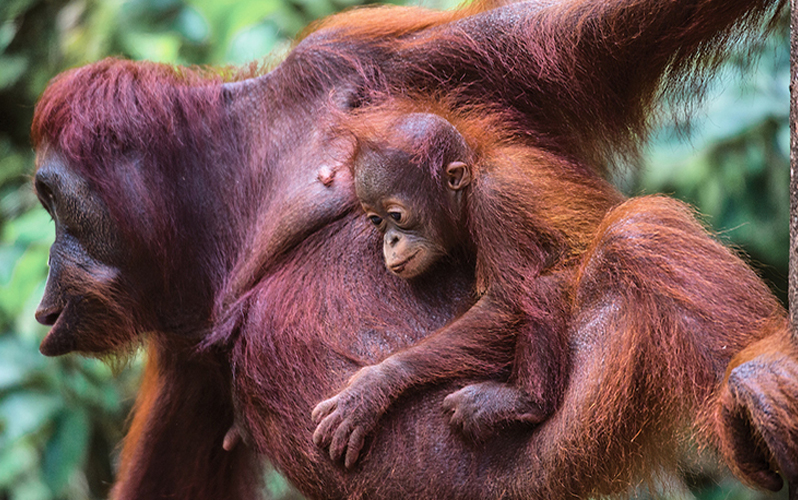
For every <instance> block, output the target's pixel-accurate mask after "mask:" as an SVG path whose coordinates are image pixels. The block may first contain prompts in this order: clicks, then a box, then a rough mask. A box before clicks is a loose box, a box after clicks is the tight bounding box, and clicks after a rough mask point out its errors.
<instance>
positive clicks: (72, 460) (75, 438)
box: [44, 408, 91, 494]
mask: <svg viewBox="0 0 798 500" xmlns="http://www.w3.org/2000/svg"><path fill="white" fill-rule="evenodd" d="M90 426H91V421H90V419H89V416H88V414H87V413H86V411H85V410H84V409H82V408H76V409H74V410H71V411H70V410H68V411H66V412H64V413H63V414H62V415H61V417H60V418H59V419H58V420H57V424H56V432H55V435H54V436H53V438H52V439H50V440H49V441H48V442H47V447H46V448H45V452H44V478H45V481H46V482H47V485H48V486H49V487H50V489H51V490H52V491H53V492H55V493H56V494H60V493H61V492H62V490H63V489H64V488H65V487H66V485H67V483H68V481H69V478H70V476H71V475H72V474H73V473H74V472H75V470H78V469H80V468H81V467H83V463H84V462H85V460H86V454H87V451H88V447H89V437H90V436H89V430H90Z"/></svg>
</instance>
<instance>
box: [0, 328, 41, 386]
mask: <svg viewBox="0 0 798 500" xmlns="http://www.w3.org/2000/svg"><path fill="white" fill-rule="evenodd" d="M44 364H45V359H44V357H42V356H41V355H39V353H38V352H36V351H31V349H30V348H29V347H28V346H25V345H22V344H21V343H20V342H19V341H18V340H17V339H16V338H14V337H12V336H6V337H2V338H0V392H2V391H6V390H8V389H11V388H13V387H15V386H19V385H21V384H22V383H23V382H25V381H27V380H28V379H29V378H30V377H31V376H33V375H34V374H35V371H36V370H39V369H41V368H42V367H43V365H44Z"/></svg>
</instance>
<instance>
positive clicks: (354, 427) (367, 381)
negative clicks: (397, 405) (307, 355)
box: [311, 364, 389, 469]
mask: <svg viewBox="0 0 798 500" xmlns="http://www.w3.org/2000/svg"><path fill="white" fill-rule="evenodd" d="M388 383H389V380H388V379H387V377H385V374H384V372H383V369H382V366H381V365H379V364H377V365H372V366H365V367H363V368H361V369H360V370H358V372H357V373H355V375H354V376H352V378H351V379H349V385H347V387H346V389H344V390H343V391H341V392H339V393H338V394H337V395H335V396H333V397H331V398H330V399H326V400H324V401H322V402H321V403H319V404H318V405H316V407H315V408H314V409H313V413H312V414H311V418H312V419H313V422H314V423H316V424H317V427H316V432H314V433H313V442H314V443H315V444H316V446H319V447H321V448H326V447H328V446H329V451H330V458H331V459H332V460H333V461H338V460H340V459H341V457H343V456H344V453H346V456H345V458H344V466H345V467H346V468H347V469H349V468H351V467H352V466H353V465H355V463H356V462H357V459H358V457H360V452H361V451H362V450H363V445H364V443H365V441H366V437H367V436H368V435H369V433H371V431H373V430H374V428H375V427H376V425H377V422H378V421H379V419H380V417H381V416H382V414H383V413H385V409H386V407H387V405H388V398H387V392H388V390H386V389H387V388H386V384H388Z"/></svg>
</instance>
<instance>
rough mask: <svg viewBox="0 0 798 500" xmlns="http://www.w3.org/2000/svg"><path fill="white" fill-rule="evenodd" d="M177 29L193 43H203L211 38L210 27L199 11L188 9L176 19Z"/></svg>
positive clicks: (183, 10) (182, 11) (181, 12)
mask: <svg viewBox="0 0 798 500" xmlns="http://www.w3.org/2000/svg"><path fill="white" fill-rule="evenodd" d="M175 28H176V29H177V31H178V32H179V33H180V34H181V35H183V37H184V38H185V39H186V40H188V41H189V42H191V43H196V44H199V43H203V42H205V41H207V40H208V37H209V36H210V31H211V30H210V26H208V22H207V21H206V20H205V18H204V17H203V16H202V14H200V13H199V11H198V10H197V9H194V8H192V7H186V8H184V9H182V10H181V11H180V14H179V15H178V16H177V19H175Z"/></svg>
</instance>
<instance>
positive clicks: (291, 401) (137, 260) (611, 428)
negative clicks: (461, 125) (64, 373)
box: [33, 0, 798, 499]
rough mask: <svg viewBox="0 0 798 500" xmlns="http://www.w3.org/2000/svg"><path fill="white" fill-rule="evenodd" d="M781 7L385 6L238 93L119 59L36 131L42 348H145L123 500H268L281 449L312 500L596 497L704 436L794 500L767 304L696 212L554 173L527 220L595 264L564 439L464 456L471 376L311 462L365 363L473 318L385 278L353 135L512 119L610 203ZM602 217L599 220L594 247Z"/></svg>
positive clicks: (516, 432) (449, 285) (557, 423)
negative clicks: (357, 189) (623, 198)
mask: <svg viewBox="0 0 798 500" xmlns="http://www.w3.org/2000/svg"><path fill="white" fill-rule="evenodd" d="M769 5H770V2H743V1H737V2H732V1H729V0H705V1H696V2H688V1H681V2H673V1H670V0H659V1H657V0H651V1H649V2H638V1H618V2H612V3H610V2H606V1H604V0H595V1H592V2H591V1H573V2H563V3H559V4H544V3H519V4H513V5H507V6H504V7H500V8H498V9H496V10H492V11H486V12H482V13H480V9H483V10H484V9H486V6H482V7H480V6H477V7H472V8H469V9H468V10H466V11H462V12H461V13H455V14H450V13H432V12H428V11H424V10H421V9H401V8H387V9H366V10H361V11H353V12H350V13H346V14H342V15H340V16H337V17H333V18H331V19H330V20H328V21H325V22H322V23H321V24H320V25H319V26H318V27H317V29H316V31H314V32H313V33H311V34H310V35H309V36H308V37H307V38H306V39H305V40H304V41H302V42H301V43H300V44H299V45H298V46H297V47H296V48H295V49H294V51H293V52H292V53H291V54H290V55H289V56H288V57H287V59H286V60H285V61H284V62H283V63H282V64H281V65H280V66H279V67H277V68H276V69H274V70H273V71H272V72H271V73H269V74H266V75H263V76H260V77H258V78H252V79H248V80H243V81H239V82H236V83H224V84H223V83H222V82H221V81H219V79H218V78H215V77H213V76H209V75H208V74H201V73H199V72H197V71H193V70H188V69H186V70H182V71H179V72H178V71H174V70H171V69H170V68H166V67H164V66H159V65H153V64H147V63H130V62H125V61H115V60H106V61H101V62H99V63H96V64H94V65H91V66H88V67H85V68H80V69H77V70H73V71H71V72H69V73H67V74H65V75H62V76H61V77H59V78H58V79H56V80H55V81H54V82H53V83H52V84H51V86H50V87H49V88H48V90H47V91H46V92H45V94H44V96H43V97H42V100H41V102H40V104H39V106H38V107H37V113H36V118H35V120H34V128H33V137H34V142H35V145H36V148H37V164H38V170H37V174H36V189H37V192H38V194H39V196H40V198H41V200H42V203H43V204H44V205H45V206H46V207H47V208H48V210H49V211H50V212H51V213H52V214H53V216H54V219H55V221H56V241H55V243H54V245H53V248H52V251H51V273H50V277H49V278H48V284H47V290H46V292H45V296H44V298H43V299H42V304H41V306H40V308H39V310H38V311H37V319H38V320H39V321H41V322H42V323H44V324H48V325H53V328H52V330H51V332H50V333H49V334H48V336H47V338H46V339H45V340H44V341H43V343H42V347H41V350H42V352H43V353H45V354H48V355H59V354H64V353H67V352H71V351H79V352H89V353H96V352H103V353H109V352H115V351H119V350H123V349H125V348H127V347H128V346H130V345H131V344H135V342H136V341H137V339H138V338H139V336H140V335H141V334H142V333H143V332H149V333H148V335H147V343H148V352H149V354H150V360H149V362H148V367H147V372H146V376H145V380H144V383H143V386H142V389H141V392H140V395H139V399H138V402H137V407H136V413H135V417H134V419H133V421H132V425H131V430H130V432H129V434H128V437H127V438H126V442H125V447H124V451H123V455H122V459H123V460H122V462H123V463H122V466H121V469H120V471H119V476H118V479H117V484H116V486H115V488H114V495H115V496H116V497H117V498H125V499H128V498H137V499H139V498H141V499H144V498H146V499H155V498H187V499H188V498H191V499H217V498H251V497H252V496H254V495H255V493H254V491H256V489H257V487H258V476H259V475H258V472H257V464H258V463H259V460H258V458H257V457H258V454H262V455H264V456H266V457H268V458H269V459H270V460H271V461H272V462H273V463H274V464H275V465H277V466H278V467H279V468H280V469H281V470H282V471H283V472H285V474H286V475H287V476H288V477H289V478H290V479H291V480H292V481H293V482H294V484H295V485H296V486H297V487H298V488H299V489H300V490H301V491H303V492H304V493H305V494H306V495H308V496H310V497H313V498H341V497H353V498H357V497H362V498H386V499H392V498H475V499H477V498H480V499H481V498H499V497H506V498H560V497H569V496H577V497H588V496H591V495H596V494H601V493H613V492H623V491H625V490H626V488H627V487H628V485H629V484H630V483H631V482H633V481H634V480H636V479H638V478H640V477H643V476H645V475H647V474H648V473H652V472H653V473H656V472H659V467H660V466H667V465H669V464H671V463H672V462H673V460H674V455H675V453H677V452H678V446H679V444H680V442H679V440H678V439H676V438H677V437H679V436H680V435H681V433H682V432H683V431H685V430H686V429H690V427H691V425H692V424H693V423H694V422H695V423H696V425H695V427H694V428H693V430H696V431H697V435H698V439H699V440H700V441H701V442H703V443H706V444H708V445H709V446H710V447H713V448H717V449H719V451H720V452H721V456H722V458H723V460H724V461H725V462H726V463H727V464H729V465H730V466H731V467H732V469H733V470H734V471H735V472H736V473H737V474H738V475H739V476H740V477H741V478H742V479H744V480H747V481H748V482H750V483H752V484H754V485H757V486H761V487H766V488H770V489H778V487H780V485H781V479H779V476H778V475H777V474H776V469H777V471H778V472H780V473H782V474H783V475H784V477H785V478H787V479H788V480H789V481H791V482H792V483H793V484H794V483H795V482H796V481H798V463H797V462H796V457H798V436H796V433H795V431H794V429H795V427H796V425H798V423H796V415H798V353H796V349H795V346H794V345H793V343H792V340H791V338H790V332H789V330H788V327H787V322H786V319H785V316H784V311H783V310H782V308H781V307H780V306H779V305H778V304H777V302H776V301H775V299H774V298H773V297H772V296H771V294H770V293H769V292H768V290H767V288H766V287H765V286H764V285H763V284H762V283H761V281H760V280H759V279H758V278H757V277H756V276H755V275H754V273H753V272H752V271H751V270H750V269H749V268H748V267H747V266H745V264H743V263H742V262H741V261H740V260H739V259H738V258H737V257H735V256H734V255H732V253H730V252H729V251H728V250H726V249H725V248H724V247H722V246H721V245H719V244H718V243H717V242H715V241H714V240H713V239H712V238H710V237H709V236H708V235H707V233H706V232H705V231H704V230H703V229H702V228H701V227H700V226H699V225H698V224H697V223H696V222H695V221H694V220H693V218H692V215H691V213H690V211H689V210H688V209H686V208H685V207H684V206H683V205H681V204H680V203H678V202H675V201H673V200H670V199H667V198H662V197H645V198H639V199H633V200H629V201H627V202H624V203H623V204H620V205H619V206H616V207H614V208H613V209H612V210H610V211H608V212H607V213H604V212H605V211H606V208H596V207H591V206H589V205H587V204H584V203H580V201H581V200H582V199H583V193H580V192H571V193H568V196H559V197H558V196H555V194H554V193H556V192H557V191H555V190H552V189H551V187H552V186H553V184H547V183H545V182H543V181H542V180H541V179H537V178H532V179H529V180H528V183H531V186H532V188H535V196H534V197H529V199H528V202H529V203H534V204H536V206H537V207H539V210H540V213H541V214H542V215H541V217H545V220H546V221H553V223H556V224H555V227H557V228H558V230H559V231H561V232H562V234H563V237H565V238H571V239H573V240H574V241H585V242H588V243H586V244H585V245H584V246H583V247H581V249H580V253H579V254H578V255H571V256H567V257H568V258H570V259H577V260H576V262H577V264H575V266H574V272H573V274H572V278H571V280H570V282H569V284H570V288H569V290H570V293H571V304H572V315H571V318H570V321H569V339H570V345H571V349H572V360H571V363H572V364H571V367H570V380H569V385H568V389H567V391H566V394H565V397H564V400H563V403H562V405H561V408H560V409H559V410H558V411H557V412H556V413H555V415H554V416H553V417H552V418H551V419H550V420H548V421H546V422H544V423H543V424H542V425H540V426H539V427H536V428H531V429H530V428H512V429H498V430H496V432H495V435H496V437H495V438H494V439H492V440H490V441H489V442H486V443H480V444H474V443H469V442H468V441H467V440H466V439H464V438H463V437H462V436H460V435H459V434H457V433H456V432H455V431H454V430H453V429H452V428H450V427H449V425H448V419H447V417H446V415H444V413H443V410H442V408H441V401H442V399H443V397H444V396H446V395H447V394H448V393H450V392H451V391H453V390H455V389H456V388H459V387H463V386H465V385H467V384H468V383H469V382H471V381H468V380H457V381H454V382H452V383H451V384H449V385H446V386H440V387H438V386H435V387H419V388H416V390H415V392H412V393H410V394H409V395H408V396H407V397H405V398H403V399H400V400H399V401H397V402H396V404H394V405H393V406H391V407H390V408H389V409H388V413H387V414H386V415H385V416H384V418H383V420H382V421H381V426H380V427H379V428H378V429H377V430H376V433H375V435H374V437H373V439H371V440H369V441H368V442H367V443H366V448H365V451H364V456H363V458H362V459H361V462H360V464H359V465H358V466H357V467H356V468H355V469H353V470H351V471H347V470H345V469H344V468H343V467H342V466H341V465H339V464H337V463H334V462H333V461H332V460H330V459H329V457H328V456H327V454H326V452H325V451H324V450H321V449H319V448H317V447H316V446H315V445H314V444H313V442H312V439H311V435H312V431H313V427H314V426H313V424H312V422H311V420H310V411H311V409H312V408H313V406H314V405H315V404H316V403H318V402H319V401H320V400H322V399H324V398H326V397H329V396H330V395H333V394H335V393H336V392H337V391H338V390H340V389H341V388H342V387H343V386H344V385H345V383H346V381H347V379H348V377H349V376H350V375H351V374H352V373H354V372H355V371H356V370H357V368H358V367H360V366H361V365H363V364H372V363H376V362H378V361H380V360H381V359H384V358H385V357H387V356H388V355H389V354H390V353H391V352H393V351H395V350H397V349H401V348H402V347H406V346H409V345H412V344H414V343H416V342H418V341H419V340H421V339H423V338H424V337H425V336H427V335H429V334H430V332H434V331H435V330H436V329H437V328H439V327H441V326H443V325H444V324H445V323H446V322H448V321H450V320H451V319H452V318H454V317H456V316H457V315H458V314H460V313H462V312H463V311H464V310H466V309H467V308H468V307H469V306H470V305H471V302H472V301H473V300H474V298H473V297H472V289H473V283H472V280H473V269H472V268H470V267H469V265H468V264H467V263H463V262H459V261H452V262H450V263H449V264H448V265H446V266H442V267H441V268H440V269H439V270H437V271H436V273H435V275H434V279H430V280H426V281H422V282H420V283H413V284H408V283H406V282H403V281H401V280H399V279H397V278H395V277H392V276H391V275H390V274H388V273H387V272H386V271H385V269H384V268H383V265H382V259H381V257H380V256H379V254H378V253H379V245H380V242H379V236H378V235H377V234H376V233H375V232H373V230H372V229H371V228H370V227H368V223H367V222H366V221H365V220H364V218H363V217H362V216H361V214H359V213H358V209H357V208H356V200H355V198H354V194H353V192H352V188H351V177H350V170H349V163H348V162H349V161H350V160H351V158H352V150H351V148H352V144H351V141H349V140H348V138H347V137H346V135H345V134H341V132H340V129H339V128H337V124H338V123H339V118H340V117H341V115H342V114H346V113H349V112H351V110H352V109H354V108H363V107H368V106H372V105H376V104H379V103H380V102H382V101H383V100H384V99H385V98H386V97H389V96H392V95H402V96H405V97H410V98H412V99H415V100H416V102H418V103H419V107H421V108H423V107H424V106H427V105H434V106H433V107H439V108H445V109H448V110H451V111H452V112H455V113H459V114H460V115H461V116H462V117H463V119H464V120H465V122H468V120H469V119H470V118H471V119H473V122H474V123H477V118H479V119H484V118H485V117H490V118H491V120H492V121H491V123H493V124H494V125H493V126H495V128H496V129H497V130H495V131H497V132H499V133H500V135H501V136H502V137H504V138H505V139H506V140H507V141H509V142H510V143H512V144H513V145H514V146H516V147H518V148H521V149H524V150H525V151H527V152H528V153H529V155H528V157H536V158H545V159H546V161H548V162H551V164H552V165H555V166H560V167H561V168H562V175H563V176H576V177H580V178H584V179H591V180H593V181H595V185H596V186H597V188H596V189H604V190H606V192H607V196H608V197H609V196H616V194H615V193H614V192H613V191H612V188H611V187H610V186H609V185H608V184H606V183H605V182H603V181H601V180H600V178H599V175H600V174H601V173H602V172H603V170H604V168H603V166H604V165H605V164H606V163H607V158H608V156H610V155H617V154H624V153H629V152H630V151H634V149H635V147H636V145H637V142H636V141H637V140H638V139H639V138H641V137H643V136H644V135H645V132H646V126H647V124H648V121H647V119H648V117H649V114H650V111H651V109H652V106H653V105H654V98H655V97H658V96H660V92H661V91H663V90H664V91H671V92H672V94H671V95H673V94H679V93H680V88H679V87H677V86H678V85H680V84H682V83H684V81H685V78H688V79H689V78H691V77H695V78H700V77H701V76H702V75H701V73H700V71H698V70H697V68H698V69H700V68H704V67H707V66H711V65H712V63H713V62H715V61H716V60H717V59H716V58H715V57H714V56H717V55H719V54H723V48H724V44H723V42H724V40H726V39H727V38H728V36H729V35H730V34H731V33H734V32H735V30H736V29H737V28H739V27H740V26H742V25H741V24H740V23H739V22H741V21H744V20H746V19H748V20H759V19H761V18H763V17H766V12H765V11H766V9H767V8H768V6H769ZM469 16H470V17H469ZM697 71H698V72H697ZM683 97H690V96H683ZM436 109H437V108H436ZM420 111H429V110H427V109H420ZM486 137H492V136H491V135H488V136H486ZM481 140H483V141H484V140H488V139H481ZM472 146H474V147H475V148H479V147H480V146H484V144H482V145H480V144H476V145H472ZM508 165H512V168H515V169H517V170H518V172H520V175H523V173H524V172H525V171H526V170H525V169H526V166H525V165H524V164H523V162H522V163H519V164H514V163H512V162H510V163H508ZM507 168H510V167H507ZM508 174H509V173H508ZM524 182H527V181H524ZM536 182H537V184H535V183H536ZM552 182H554V181H552ZM494 192H496V193H498V194H497V195H496V196H518V193H515V192H505V191H502V189H501V186H496V189H495V190H494ZM590 210H598V212H595V213H593V215H594V217H593V218H592V219H591V220H601V223H600V224H598V225H596V224H595V223H593V224H576V223H574V221H576V220H583V218H577V217H576V216H575V215H576V214H579V213H584V212H585V211H588V212H589V211H590ZM565 257H566V256H564V258H565ZM528 278H529V279H536V278H537V277H536V276H529V277H528ZM486 326H487V327H489V325H486ZM485 348H489V347H485ZM231 433H232V435H233V436H235V435H238V434H242V435H243V437H244V439H243V443H239V444H238V445H237V446H229V445H230V444H232V443H231V442H232V441H234V439H233V440H229V441H228V440H227V439H225V438H226V436H227V437H229V436H231ZM223 442H225V443H226V444H227V445H228V446H227V448H231V449H230V451H226V450H225V449H224V448H223ZM795 496H796V494H795V492H793V498H795Z"/></svg>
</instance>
